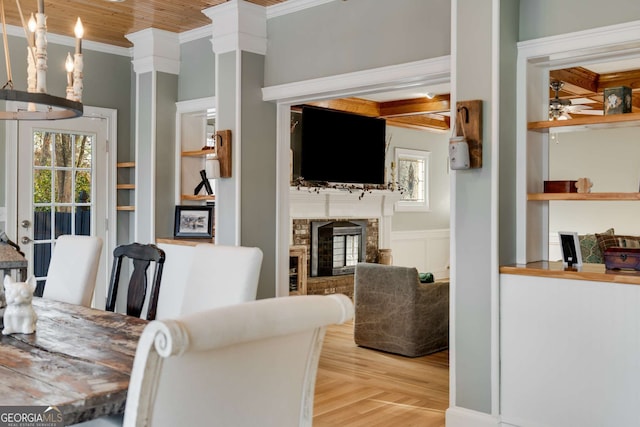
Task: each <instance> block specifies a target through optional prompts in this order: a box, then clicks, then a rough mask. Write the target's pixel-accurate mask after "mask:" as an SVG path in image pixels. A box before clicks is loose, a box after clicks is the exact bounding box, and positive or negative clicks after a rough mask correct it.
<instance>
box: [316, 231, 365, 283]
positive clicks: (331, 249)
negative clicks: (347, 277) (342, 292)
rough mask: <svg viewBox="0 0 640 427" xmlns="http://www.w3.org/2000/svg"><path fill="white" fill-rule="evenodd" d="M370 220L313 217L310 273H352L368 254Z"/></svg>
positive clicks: (323, 274) (330, 274)
mask: <svg viewBox="0 0 640 427" xmlns="http://www.w3.org/2000/svg"><path fill="white" fill-rule="evenodd" d="M366 230H367V221H366V220H364V221H360V220H352V221H312V222H311V276H314V277H315V276H337V275H341V274H352V273H353V272H354V271H355V268H356V264H357V263H358V262H362V261H363V260H364V259H365V258H366V241H367V239H366V237H367V236H366Z"/></svg>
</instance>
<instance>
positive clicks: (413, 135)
mask: <svg viewBox="0 0 640 427" xmlns="http://www.w3.org/2000/svg"><path fill="white" fill-rule="evenodd" d="M389 135H391V136H392V138H391V143H390V144H389V151H388V152H387V171H388V170H389V167H390V165H389V163H390V162H391V160H392V159H394V158H395V152H394V150H395V149H396V148H409V149H411V150H423V151H427V152H429V153H430V164H429V202H430V210H429V211H428V212H397V211H396V212H395V213H394V215H393V219H392V222H391V229H392V231H411V230H433V229H443V228H449V216H450V212H451V209H450V206H451V200H450V198H449V195H450V175H449V171H448V164H447V159H448V156H449V133H448V132H447V133H436V132H429V131H424V130H416V129H407V128H400V127H394V126H387V136H389Z"/></svg>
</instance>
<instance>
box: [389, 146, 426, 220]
mask: <svg viewBox="0 0 640 427" xmlns="http://www.w3.org/2000/svg"><path fill="white" fill-rule="evenodd" d="M430 154H431V153H429V152H428V151H421V150H409V149H406V148H396V149H395V157H396V158H395V163H396V168H397V175H396V176H397V177H398V178H397V180H398V187H399V189H400V190H401V191H402V196H401V198H400V200H399V201H398V202H397V204H396V210H398V211H428V210H429V179H428V177H429V156H430Z"/></svg>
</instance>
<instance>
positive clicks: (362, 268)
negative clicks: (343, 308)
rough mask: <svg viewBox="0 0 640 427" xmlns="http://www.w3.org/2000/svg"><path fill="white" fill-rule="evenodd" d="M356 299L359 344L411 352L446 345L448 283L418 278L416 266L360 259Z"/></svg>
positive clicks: (431, 350)
mask: <svg viewBox="0 0 640 427" xmlns="http://www.w3.org/2000/svg"><path fill="white" fill-rule="evenodd" d="M354 303H355V321H354V339H355V342H356V344H357V345H359V346H362V347H369V348H373V349H376V350H382V351H387V352H390V353H397V354H401V355H404V356H409V357H416V356H423V355H425V354H429V353H435V352H437V351H441V350H444V349H446V348H448V346H449V282H435V283H420V280H419V277H418V270H416V269H415V268H408V267H399V266H392V265H381V264H369V263H360V264H358V265H357V266H356V272H355V289H354Z"/></svg>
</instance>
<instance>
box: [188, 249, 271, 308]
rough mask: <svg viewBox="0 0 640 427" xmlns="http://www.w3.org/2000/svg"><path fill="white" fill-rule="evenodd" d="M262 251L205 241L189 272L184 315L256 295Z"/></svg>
mask: <svg viewBox="0 0 640 427" xmlns="http://www.w3.org/2000/svg"><path fill="white" fill-rule="evenodd" d="M261 267H262V251H261V250H260V249H259V248H253V247H245V246H224V245H214V244H210V243H201V244H198V245H196V246H195V248H194V250H193V259H192V260H191V266H190V268H189V269H188V270H187V272H186V281H185V283H184V287H185V289H184V294H183V299H182V306H181V309H180V311H179V313H180V315H185V314H189V313H195V312H198V311H202V310H208V309H211V308H216V307H223V306H225V305H230V304H238V303H241V302H246V301H252V300H255V299H256V293H257V291H258V280H259V278H260V268H261Z"/></svg>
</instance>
